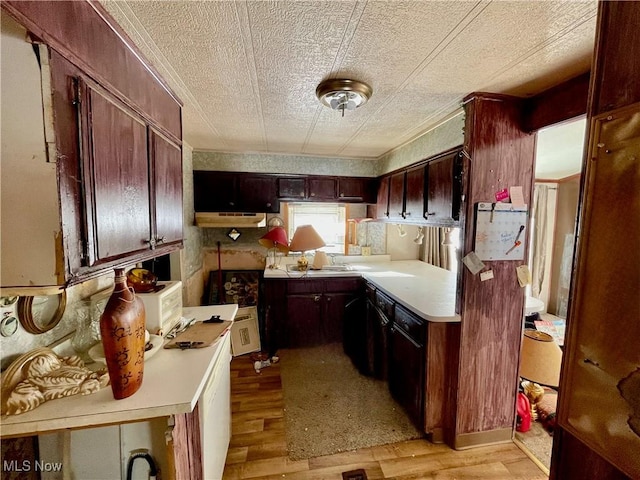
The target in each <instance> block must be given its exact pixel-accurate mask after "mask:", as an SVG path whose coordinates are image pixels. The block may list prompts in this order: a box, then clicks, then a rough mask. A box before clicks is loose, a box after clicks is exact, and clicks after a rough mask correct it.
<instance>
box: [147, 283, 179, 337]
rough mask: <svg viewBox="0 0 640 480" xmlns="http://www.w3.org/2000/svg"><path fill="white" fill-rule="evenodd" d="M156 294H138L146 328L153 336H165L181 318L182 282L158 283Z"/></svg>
mask: <svg viewBox="0 0 640 480" xmlns="http://www.w3.org/2000/svg"><path fill="white" fill-rule="evenodd" d="M157 286H164V288H162V289H161V290H159V291H157V292H150V293H138V294H137V295H138V297H140V298H141V299H142V303H144V310H145V313H146V319H147V320H146V326H147V330H148V331H149V333H151V334H153V335H166V334H167V333H168V332H169V331H170V330H171V328H172V327H173V326H174V325H175V324H177V323H178V322H179V321H180V318H181V317H182V282H158V283H157Z"/></svg>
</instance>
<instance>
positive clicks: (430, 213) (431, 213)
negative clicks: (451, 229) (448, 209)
mask: <svg viewBox="0 0 640 480" xmlns="http://www.w3.org/2000/svg"><path fill="white" fill-rule="evenodd" d="M435 214H436V212H427V216H430V215H435Z"/></svg>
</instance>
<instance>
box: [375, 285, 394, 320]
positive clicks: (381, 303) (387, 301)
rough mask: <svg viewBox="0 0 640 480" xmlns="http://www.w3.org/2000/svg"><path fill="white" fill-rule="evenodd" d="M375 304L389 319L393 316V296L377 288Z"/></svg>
mask: <svg viewBox="0 0 640 480" xmlns="http://www.w3.org/2000/svg"><path fill="white" fill-rule="evenodd" d="M375 304H376V306H377V307H378V308H379V309H380V310H382V312H383V313H384V314H385V315H386V316H387V317H388V318H389V319H392V318H393V309H394V306H395V302H394V301H393V300H391V297H389V296H387V295H385V294H384V293H382V292H381V291H380V290H377V291H376V301H375Z"/></svg>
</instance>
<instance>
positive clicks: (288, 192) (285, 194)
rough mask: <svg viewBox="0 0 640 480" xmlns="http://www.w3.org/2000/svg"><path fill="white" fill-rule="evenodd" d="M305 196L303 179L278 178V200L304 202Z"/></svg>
mask: <svg viewBox="0 0 640 480" xmlns="http://www.w3.org/2000/svg"><path fill="white" fill-rule="evenodd" d="M306 196H307V182H306V179H305V178H304V177H279V178H278V198H286V199H292V200H304V199H305V198H306Z"/></svg>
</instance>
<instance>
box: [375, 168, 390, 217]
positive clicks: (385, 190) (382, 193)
mask: <svg viewBox="0 0 640 480" xmlns="http://www.w3.org/2000/svg"><path fill="white" fill-rule="evenodd" d="M390 183H391V177H382V178H381V179H380V182H379V184H378V196H377V201H376V218H377V219H379V220H388V219H389V187H390Z"/></svg>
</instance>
